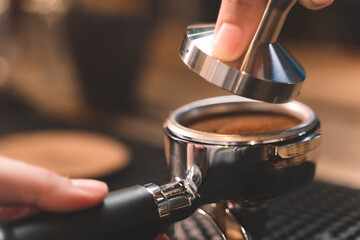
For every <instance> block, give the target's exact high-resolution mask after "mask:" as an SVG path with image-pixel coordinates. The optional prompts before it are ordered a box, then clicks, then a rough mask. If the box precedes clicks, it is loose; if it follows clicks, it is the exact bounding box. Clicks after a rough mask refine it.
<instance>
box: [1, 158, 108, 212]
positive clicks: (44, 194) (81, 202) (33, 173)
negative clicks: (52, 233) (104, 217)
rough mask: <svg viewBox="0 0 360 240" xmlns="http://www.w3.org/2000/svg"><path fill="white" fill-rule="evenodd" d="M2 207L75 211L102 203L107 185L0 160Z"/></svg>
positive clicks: (12, 161)
mask: <svg viewBox="0 0 360 240" xmlns="http://www.w3.org/2000/svg"><path fill="white" fill-rule="evenodd" d="M0 166H1V167H0V205H2V206H6V205H8V206H31V207H35V208H38V209H41V210H45V211H72V210H76V209H83V208H88V207H91V206H94V205H96V204H98V203H100V202H101V201H102V200H103V199H104V198H105V196H106V195H107V193H108V188H107V186H106V184H105V183H103V182H99V181H95V180H83V179H78V180H70V179H68V178H66V177H62V176H60V175H58V174H56V173H53V172H50V171H48V170H45V169H43V168H39V167H35V166H32V165H29V164H25V163H22V162H18V161H14V160H10V159H7V158H3V157H0Z"/></svg>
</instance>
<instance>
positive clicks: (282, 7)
mask: <svg viewBox="0 0 360 240" xmlns="http://www.w3.org/2000/svg"><path fill="white" fill-rule="evenodd" d="M295 3H296V0H269V2H268V4H267V6H266V9H265V12H264V15H263V17H262V19H261V22H260V25H259V27H258V30H257V32H256V34H255V37H254V40H257V41H260V42H263V43H274V42H276V40H277V38H278V36H279V34H280V31H281V29H282V27H283V25H284V22H285V20H286V17H287V15H288V13H289V11H290V10H291V8H292V7H293V6H294V5H295Z"/></svg>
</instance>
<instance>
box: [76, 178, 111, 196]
mask: <svg viewBox="0 0 360 240" xmlns="http://www.w3.org/2000/svg"><path fill="white" fill-rule="evenodd" d="M71 182H72V185H73V186H75V187H77V188H80V189H82V190H85V191H87V192H101V193H104V192H108V191H109V189H108V186H107V185H106V183H104V182H100V181H97V180H91V179H72V180H71Z"/></svg>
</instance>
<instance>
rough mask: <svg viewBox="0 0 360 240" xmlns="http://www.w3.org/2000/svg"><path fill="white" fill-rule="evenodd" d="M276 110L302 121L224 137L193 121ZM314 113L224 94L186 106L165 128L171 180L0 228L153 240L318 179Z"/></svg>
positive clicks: (12, 234)
mask: <svg viewBox="0 0 360 240" xmlns="http://www.w3.org/2000/svg"><path fill="white" fill-rule="evenodd" d="M244 112H245V113H249V112H252V113H259V112H261V113H264V112H267V113H278V114H285V115H288V116H293V117H295V118H297V119H299V120H301V122H300V123H299V124H297V125H295V126H293V127H291V128H286V129H283V130H279V131H271V132H261V133H251V134H219V133H209V132H203V131H198V130H194V129H192V128H189V127H187V123H188V122H189V121H190V122H191V121H193V120H196V119H202V118H204V117H208V116H216V115H219V114H220V115H221V114H232V113H235V114H236V113H244ZM318 129H319V121H318V118H317V116H316V114H315V113H314V112H313V111H312V110H311V109H310V108H309V107H307V106H305V105H304V104H301V103H299V102H290V103H285V104H270V103H265V102H257V101H252V100H248V99H245V98H241V97H239V96H224V97H216V98H210V99H204V100H200V101H197V102H193V103H190V104H187V105H185V106H183V107H180V108H179V109H177V110H176V111H174V112H173V113H172V114H171V115H170V116H169V118H168V119H167V120H166V121H165V123H164V133H165V153H166V157H167V162H168V165H169V167H170V171H171V175H172V180H171V182H170V183H168V184H165V185H163V186H157V185H155V184H147V185H145V186H135V187H132V188H128V189H124V190H120V191H117V192H112V193H110V194H109V196H108V197H107V198H106V199H105V201H104V202H103V203H102V204H101V205H99V206H97V207H95V208H92V209H88V210H83V211H78V212H73V213H42V214H38V215H36V216H33V217H29V218H25V219H20V220H17V221H14V222H11V223H9V224H8V225H6V226H4V227H3V228H1V231H0V239H1V240H35V239H36V240H45V239H46V240H48V239H52V240H60V239H61V240H62V239H67V240H75V239H87V240H95V239H152V238H153V237H155V236H156V235H158V234H160V233H162V232H164V231H165V230H166V229H167V228H168V226H169V224H171V223H174V222H177V221H180V220H183V219H185V218H187V217H188V216H190V215H191V214H193V213H194V212H195V211H196V209H198V208H199V207H200V206H201V205H204V204H208V203H217V202H222V201H240V202H241V201H245V202H247V201H255V202H256V201H263V200H267V199H271V198H274V197H277V196H280V195H283V194H285V193H289V192H293V191H295V190H298V189H299V188H302V187H303V186H305V185H307V184H309V183H310V182H311V181H312V180H313V176H314V172H315V161H316V156H317V154H316V153H317V150H318V146H319V144H320V134H319V133H318Z"/></svg>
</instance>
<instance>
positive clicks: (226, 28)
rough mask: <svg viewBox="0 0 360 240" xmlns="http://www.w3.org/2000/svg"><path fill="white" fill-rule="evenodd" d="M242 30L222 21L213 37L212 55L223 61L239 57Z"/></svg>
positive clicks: (241, 48) (241, 51) (240, 53)
mask: <svg viewBox="0 0 360 240" xmlns="http://www.w3.org/2000/svg"><path fill="white" fill-rule="evenodd" d="M242 37H243V34H242V30H241V28H240V27H239V26H237V25H235V24H231V23H223V24H222V25H221V26H220V28H219V30H218V31H217V33H216V34H215V36H214V39H213V45H212V55H213V56H214V57H216V58H219V59H221V60H223V61H227V62H229V61H234V60H236V59H238V58H239V57H241V55H242V53H243V51H244V49H243V47H242V44H241V43H242Z"/></svg>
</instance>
